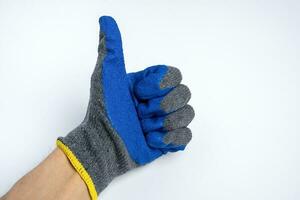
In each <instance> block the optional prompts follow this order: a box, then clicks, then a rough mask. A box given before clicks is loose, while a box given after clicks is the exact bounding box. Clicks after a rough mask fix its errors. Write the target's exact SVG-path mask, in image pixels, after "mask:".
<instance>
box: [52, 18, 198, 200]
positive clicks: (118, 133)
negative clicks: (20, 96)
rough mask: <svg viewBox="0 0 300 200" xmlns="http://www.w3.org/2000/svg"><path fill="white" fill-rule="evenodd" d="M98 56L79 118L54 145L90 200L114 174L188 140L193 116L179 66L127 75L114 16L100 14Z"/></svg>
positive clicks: (163, 67) (116, 174)
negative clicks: (81, 114)
mask: <svg viewBox="0 0 300 200" xmlns="http://www.w3.org/2000/svg"><path fill="white" fill-rule="evenodd" d="M99 23H100V31H101V32H100V41H99V47H98V59H97V63H96V67H95V70H94V73H93V74H92V78H91V89H90V101H89V105H88V109H87V114H86V116H85V118H84V120H83V122H82V123H81V124H80V125H79V126H78V127H77V128H75V129H74V130H73V131H71V132H70V133H69V134H68V135H67V136H66V137H60V138H58V140H57V146H58V147H59V148H60V149H61V150H62V151H63V152H64V153H65V154H66V156H67V157H68V158H69V160H70V162H71V163H72V165H73V166H74V168H75V169H76V170H77V172H78V173H79V174H80V176H81V177H82V178H83V180H84V181H85V183H86V184H87V187H88V189H89V192H90V195H91V198H92V199H96V198H97V195H98V194H99V193H100V192H101V191H102V190H103V189H104V188H105V187H106V186H107V185H108V184H109V183H110V182H111V181H112V180H113V178H114V177H116V176H119V175H121V174H124V173H125V172H127V171H129V170H131V169H133V168H136V167H139V166H141V165H145V164H147V163H149V162H151V161H153V160H154V159H156V158H158V157H160V156H161V155H163V154H165V153H167V152H175V151H178V150H183V149H184V148H185V147H186V145H187V143H188V142H189V141H190V140H191V137H192V135H191V131H190V130H189V129H188V128H187V127H186V126H187V125H188V124H189V123H190V122H191V120H192V119H193V117H194V111H193V109H192V107H191V106H189V105H187V102H188V101H189V99H190V97H191V93H190V91H189V89H188V88H187V87H186V86H185V85H182V84H180V82H181V79H182V77H181V73H180V71H179V70H178V69H177V68H174V67H169V66H165V65H157V66H152V67H149V68H146V69H145V70H143V71H140V72H136V73H130V74H126V70H125V65H124V58H123V50H122V42H121V35H120V32H119V29H118V26H117V24H116V22H115V21H114V19H113V18H111V17H107V16H104V17H101V18H100V19H99Z"/></svg>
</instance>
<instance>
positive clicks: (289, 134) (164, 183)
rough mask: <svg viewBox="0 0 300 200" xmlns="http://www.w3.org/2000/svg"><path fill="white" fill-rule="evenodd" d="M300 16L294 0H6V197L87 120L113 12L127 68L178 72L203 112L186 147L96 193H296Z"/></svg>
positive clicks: (273, 199) (1, 155)
mask: <svg viewBox="0 0 300 200" xmlns="http://www.w3.org/2000/svg"><path fill="white" fill-rule="evenodd" d="M299 13H300V3H299V1H298V2H297V1H286V0H282V1H241V0H239V1H238V0H237V1H196V0H185V1H178V0H172V1H171V0H170V1H166V0H159V1H153V0H152V1H150V0H149V1H138V0H135V1H134V0H127V1H122V0H118V1H112V0H98V1H74V0H72V1H61V0H55V1H54V0H52V1H48V2H46V1H45V2H44V1H37V0H36V1H34V0H27V1H21V0H20V1H13V0H6V1H5V0H0V134H1V135H0V177H1V179H0V195H2V194H4V193H5V192H6V191H7V190H8V189H9V188H10V187H11V186H12V185H13V183H14V182H15V181H17V180H18V179H19V178H20V177H21V176H22V175H24V174H25V173H26V172H28V171H29V170H30V169H32V168H33V167H34V166H36V165H37V164H38V163H39V162H40V161H41V160H42V159H43V158H45V156H47V154H49V153H50V152H51V151H52V150H53V149H54V148H55V139H56V137H58V136H60V135H66V134H67V133H68V132H69V131H70V130H72V129H73V128H74V127H76V126H77V125H78V124H79V123H80V122H81V120H82V119H83V117H84V114H85V111H86V107H87V103H88V96H89V80H90V75H91V73H92V71H93V67H94V65H95V63H96V57H97V43H98V33H99V27H98V17H99V16H101V15H111V16H113V17H115V19H116V20H117V22H118V23H119V27H120V29H121V32H122V36H123V43H124V54H125V59H126V60H125V62H126V66H127V70H128V72H131V71H137V70H141V69H143V68H144V67H146V66H150V65H153V64H169V65H173V66H177V67H179V68H180V69H181V71H182V73H183V77H184V80H183V82H184V84H186V85H188V86H189V87H190V89H191V91H192V100H191V102H190V103H191V105H193V106H194V108H195V111H196V118H195V120H194V121H193V122H192V124H191V125H190V128H191V129H192V131H193V140H192V142H191V143H190V145H189V147H188V148H187V150H186V151H184V152H181V153H178V154H172V155H168V156H166V157H164V158H161V159H159V160H157V161H155V162H154V163H152V164H150V165H148V166H146V167H143V168H141V169H138V170H134V171H133V172H130V173H128V174H126V175H124V176H122V177H120V178H117V179H116V180H114V181H113V183H111V184H110V186H109V187H108V188H107V189H106V190H105V191H104V192H103V194H101V195H100V199H103V200H138V199H143V200H153V199H157V200H171V199H172V200H182V199H191V200H199V199H201V200H213V199H214V200H220V199H226V200H227V199H228V200H229V199H230V200H240V199H243V200H247V199H249V200H253V199H255V200H260V199H261V200H265V199H269V200H277V199H278V200H279V199H285V200H286V199H288V200H296V199H300V171H299V168H300V146H299V143H300V136H299V134H300V106H299V100H300V94H299V87H300V80H299V76H300V55H299V52H300V39H299V35H300V28H299V25H300V14H299Z"/></svg>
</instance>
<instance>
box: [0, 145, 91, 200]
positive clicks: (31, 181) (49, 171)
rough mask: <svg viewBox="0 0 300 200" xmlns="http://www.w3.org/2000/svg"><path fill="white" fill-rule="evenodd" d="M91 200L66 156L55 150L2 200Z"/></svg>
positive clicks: (1, 199) (0, 199)
mask: <svg viewBox="0 0 300 200" xmlns="http://www.w3.org/2000/svg"><path fill="white" fill-rule="evenodd" d="M23 199H24V200H28V199H31V200H40V199H43V200H54V199H55V200H69V199H72V200H77V199H78V200H90V196H89V193H88V189H87V187H86V185H85V183H84V181H83V180H82V179H81V177H80V176H79V174H78V173H77V172H76V171H75V170H74V168H73V167H72V166H71V164H70V162H69V160H68V158H67V157H66V156H65V154H64V153H63V152H62V151H61V150H59V149H55V150H54V151H53V152H52V153H51V154H50V155H49V156H48V157H47V158H46V159H45V160H44V161H42V162H41V163H40V164H39V165H38V166H37V167H36V168H34V169H33V170H32V171H30V172H29V173H28V174H26V175H25V176H24V177H22V178H21V179H20V180H19V181H18V182H17V183H16V184H15V185H14V186H13V187H12V188H11V189H10V191H9V192H8V193H7V194H6V195H4V196H3V197H1V198H0V200H23Z"/></svg>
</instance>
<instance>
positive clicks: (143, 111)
mask: <svg viewBox="0 0 300 200" xmlns="http://www.w3.org/2000/svg"><path fill="white" fill-rule="evenodd" d="M190 98H191V92H190V90H189V88H188V87H187V86H185V85H182V84H180V85H178V86H177V87H175V88H174V89H173V90H171V91H170V92H169V93H168V94H167V95H165V96H163V97H158V98H154V99H150V100H148V101H147V102H145V103H140V104H139V105H138V112H139V116H140V117H141V118H149V117H153V116H162V115H166V114H168V113H171V112H174V111H176V110H178V109H179V108H182V107H183V106H185V105H186V104H187V103H188V101H189V100H190Z"/></svg>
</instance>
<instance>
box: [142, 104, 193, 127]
mask: <svg viewBox="0 0 300 200" xmlns="http://www.w3.org/2000/svg"><path fill="white" fill-rule="evenodd" d="M194 116H195V112H194V109H193V108H192V106H190V105H186V106H184V107H183V108H180V109H179V110H177V111H175V112H173V113H170V114H168V115H166V116H163V117H153V118H145V119H142V120H141V125H142V128H143V131H144V132H146V133H147V132H151V131H157V130H164V131H170V130H175V129H178V128H182V127H186V126H187V125H189V123H190V122H191V121H192V120H193V118H194Z"/></svg>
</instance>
